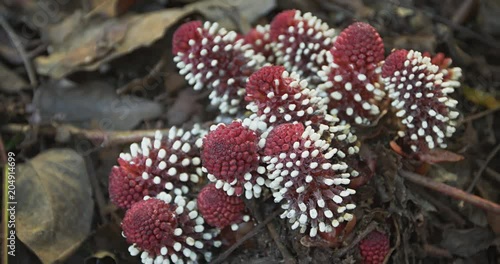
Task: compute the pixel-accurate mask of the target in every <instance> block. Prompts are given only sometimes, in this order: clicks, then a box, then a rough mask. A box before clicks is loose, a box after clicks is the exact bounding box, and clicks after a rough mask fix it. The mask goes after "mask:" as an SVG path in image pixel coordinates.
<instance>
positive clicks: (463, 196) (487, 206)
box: [399, 170, 500, 214]
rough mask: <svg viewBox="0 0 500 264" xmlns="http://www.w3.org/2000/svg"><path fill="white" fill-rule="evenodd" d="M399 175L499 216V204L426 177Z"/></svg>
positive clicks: (404, 173)
mask: <svg viewBox="0 0 500 264" xmlns="http://www.w3.org/2000/svg"><path fill="white" fill-rule="evenodd" d="M399 175H400V176H401V177H403V178H405V179H407V180H409V181H411V182H413V183H416V184H418V185H421V186H424V187H426V188H429V189H431V190H434V191H437V192H439V193H442V194H444V195H448V196H450V197H453V198H455V199H458V200H463V201H465V202H468V203H470V204H473V205H475V206H477V207H479V208H482V209H484V210H487V211H491V212H493V213H496V214H500V205H499V204H496V203H494V202H492V201H488V200H486V199H484V198H481V197H479V196H477V195H473V194H470V193H467V192H464V191H462V190H460V189H457V188H455V187H452V186H449V185H447V184H444V183H440V182H437V181H434V180H432V179H429V178H427V177H424V176H422V175H420V174H416V173H413V172H409V171H405V170H400V171H399Z"/></svg>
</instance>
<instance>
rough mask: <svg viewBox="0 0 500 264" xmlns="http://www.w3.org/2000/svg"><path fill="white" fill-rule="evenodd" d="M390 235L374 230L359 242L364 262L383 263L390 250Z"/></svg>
mask: <svg viewBox="0 0 500 264" xmlns="http://www.w3.org/2000/svg"><path fill="white" fill-rule="evenodd" d="M389 248H390V245H389V236H387V234H384V233H381V232H379V231H372V232H371V233H370V234H368V235H367V236H366V237H365V239H363V240H362V241H361V242H360V243H359V251H360V253H361V258H362V260H363V264H382V263H384V259H385V257H386V256H387V253H388V252H389Z"/></svg>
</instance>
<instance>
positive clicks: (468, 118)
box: [458, 107, 500, 125]
mask: <svg viewBox="0 0 500 264" xmlns="http://www.w3.org/2000/svg"><path fill="white" fill-rule="evenodd" d="M498 110H500V107H497V108H491V109H488V110H485V111H482V112H479V113H476V114H472V115H469V116H466V117H464V119H462V120H460V121H459V124H458V125H461V124H463V123H467V122H470V121H474V120H476V119H479V118H483V117H485V116H487V115H490V114H493V113H495V112H496V111H498Z"/></svg>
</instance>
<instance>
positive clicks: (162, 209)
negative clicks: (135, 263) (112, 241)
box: [122, 199, 179, 254]
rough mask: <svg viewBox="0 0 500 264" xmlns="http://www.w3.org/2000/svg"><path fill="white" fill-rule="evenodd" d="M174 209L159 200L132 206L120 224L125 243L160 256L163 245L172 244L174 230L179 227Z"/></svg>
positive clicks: (144, 201) (150, 200)
mask: <svg viewBox="0 0 500 264" xmlns="http://www.w3.org/2000/svg"><path fill="white" fill-rule="evenodd" d="M175 208H176V207H175V206H174V205H171V204H167V203H165V202H163V201H162V200H159V199H148V200H142V201H140V202H138V203H136V204H134V206H132V207H131V208H130V209H129V210H127V212H126V214H125V217H124V218H123V222H122V229H123V233H124V235H125V237H126V238H127V242H128V243H130V244H134V243H135V244H136V245H137V247H139V248H141V249H142V250H144V251H147V252H150V253H152V254H153V253H154V254H160V250H161V248H162V247H163V246H164V245H167V244H172V242H171V240H173V238H174V229H175V228H177V226H178V225H179V223H178V219H177V217H176V213H175Z"/></svg>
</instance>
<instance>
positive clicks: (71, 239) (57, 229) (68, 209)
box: [16, 149, 94, 263]
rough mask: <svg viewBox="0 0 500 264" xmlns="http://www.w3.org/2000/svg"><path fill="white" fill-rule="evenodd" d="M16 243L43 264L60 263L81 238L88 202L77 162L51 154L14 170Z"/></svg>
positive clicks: (72, 156)
mask: <svg viewBox="0 0 500 264" xmlns="http://www.w3.org/2000/svg"><path fill="white" fill-rule="evenodd" d="M16 187H17V188H16V199H17V211H16V217H17V219H16V220H17V222H16V224H17V226H16V230H17V237H18V238H19V239H20V240H21V241H22V242H23V243H24V244H25V245H26V246H28V247H29V248H30V249H31V250H32V251H33V252H34V253H35V254H36V255H37V256H38V257H39V258H40V260H41V261H42V262H43V263H55V262H60V261H63V260H64V259H65V258H67V257H68V256H70V255H71V254H72V252H74V250H76V249H77V248H78V247H79V246H80V244H81V243H82V242H83V241H84V240H85V239H86V238H87V236H88V235H89V232H90V226H91V222H92V213H93V210H94V202H93V200H92V191H91V187H90V183H89V179H88V175H87V171H86V168H85V162H84V160H83V158H82V157H81V156H80V155H79V154H78V153H76V152H75V151H74V150H72V149H51V150H48V151H46V152H43V153H41V154H39V155H38V156H36V157H35V158H33V159H31V160H30V161H28V162H26V163H25V164H22V165H20V166H19V167H18V173H17V182H16Z"/></svg>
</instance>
